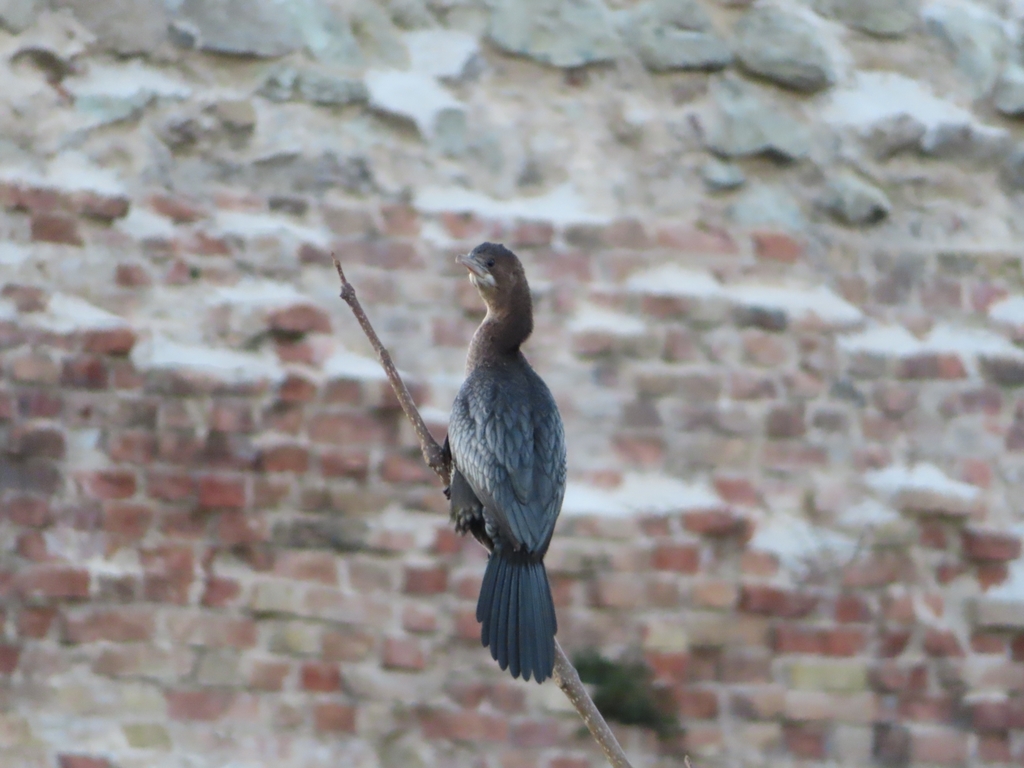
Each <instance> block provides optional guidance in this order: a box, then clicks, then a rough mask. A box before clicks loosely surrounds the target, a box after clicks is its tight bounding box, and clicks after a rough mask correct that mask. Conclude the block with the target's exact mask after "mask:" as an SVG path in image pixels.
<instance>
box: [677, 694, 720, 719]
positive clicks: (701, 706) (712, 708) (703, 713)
mask: <svg viewBox="0 0 1024 768" xmlns="http://www.w3.org/2000/svg"><path fill="white" fill-rule="evenodd" d="M674 698H675V702H676V707H677V708H678V710H679V715H680V716H681V717H683V718H685V719H686V720H713V719H714V718H716V717H718V693H717V692H715V691H713V690H708V689H706V688H693V687H681V688H676V690H675V692H674Z"/></svg>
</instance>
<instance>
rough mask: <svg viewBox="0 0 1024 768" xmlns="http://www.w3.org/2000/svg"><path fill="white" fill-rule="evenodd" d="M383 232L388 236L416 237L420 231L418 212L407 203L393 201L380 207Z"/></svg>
mask: <svg viewBox="0 0 1024 768" xmlns="http://www.w3.org/2000/svg"><path fill="white" fill-rule="evenodd" d="M380 215H381V219H382V220H383V222H384V234H386V235H388V236H390V237H417V236H418V235H419V233H420V220H419V214H418V213H417V211H416V209H415V208H414V207H413V206H411V205H409V204H408V203H393V204H387V205H382V206H381V207H380Z"/></svg>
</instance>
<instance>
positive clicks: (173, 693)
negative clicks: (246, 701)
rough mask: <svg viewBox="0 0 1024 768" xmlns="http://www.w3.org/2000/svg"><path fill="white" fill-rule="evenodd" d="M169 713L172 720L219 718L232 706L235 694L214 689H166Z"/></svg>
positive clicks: (209, 719) (211, 719)
mask: <svg viewBox="0 0 1024 768" xmlns="http://www.w3.org/2000/svg"><path fill="white" fill-rule="evenodd" d="M164 696H165V697H166V699H167V715H168V716H169V717H170V718H171V719H172V720H197V721H213V720H219V719H220V718H221V717H222V716H223V715H224V714H225V713H226V712H227V711H228V709H229V708H230V707H231V704H232V703H233V702H234V699H235V694H234V693H232V692H230V691H220V690H212V689H204V690H196V691H187V690H170V691H165V692H164Z"/></svg>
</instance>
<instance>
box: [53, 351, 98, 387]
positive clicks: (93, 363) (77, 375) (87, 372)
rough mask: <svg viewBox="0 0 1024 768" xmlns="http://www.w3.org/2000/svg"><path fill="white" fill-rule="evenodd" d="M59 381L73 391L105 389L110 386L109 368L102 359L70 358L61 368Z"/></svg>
mask: <svg viewBox="0 0 1024 768" xmlns="http://www.w3.org/2000/svg"><path fill="white" fill-rule="evenodd" d="M60 381H61V384H63V385H64V386H66V387H73V388H75V389H106V388H107V386H108V385H109V384H110V368H109V367H108V366H107V364H106V362H105V361H104V360H103V358H102V357H90V356H80V357H71V358H68V359H66V360H64V363H63V364H62V366H61V374H60Z"/></svg>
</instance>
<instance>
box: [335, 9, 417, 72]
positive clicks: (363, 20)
mask: <svg viewBox="0 0 1024 768" xmlns="http://www.w3.org/2000/svg"><path fill="white" fill-rule="evenodd" d="M348 22H349V24H350V25H351V28H352V34H353V35H354V36H355V39H356V40H357V41H358V43H359V48H360V50H361V51H362V53H363V56H364V57H365V58H366V59H367V61H368V62H369V63H372V64H387V65H389V66H392V67H399V68H403V67H407V66H408V65H409V57H408V54H407V53H406V49H405V44H404V43H403V42H402V38H401V35H400V33H399V31H398V28H397V27H396V26H395V25H394V24H393V23H392V22H391V17H390V16H388V14H387V12H386V11H385V10H384V9H383V8H382V7H380V5H378V4H377V3H376V2H374V1H373V0H362V2H358V3H356V4H355V6H354V7H353V8H352V10H351V11H350V12H349V16H348Z"/></svg>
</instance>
